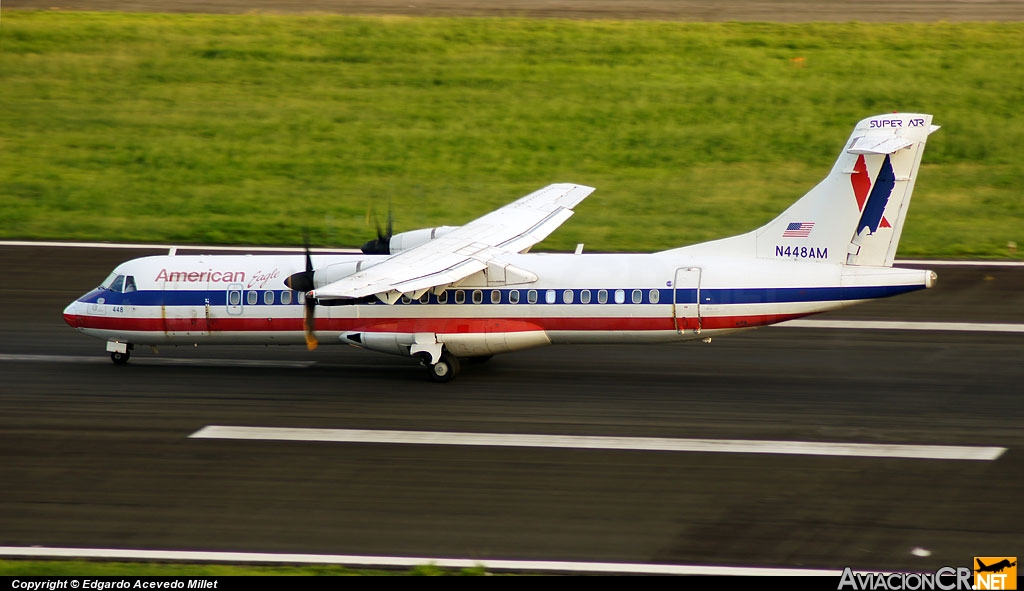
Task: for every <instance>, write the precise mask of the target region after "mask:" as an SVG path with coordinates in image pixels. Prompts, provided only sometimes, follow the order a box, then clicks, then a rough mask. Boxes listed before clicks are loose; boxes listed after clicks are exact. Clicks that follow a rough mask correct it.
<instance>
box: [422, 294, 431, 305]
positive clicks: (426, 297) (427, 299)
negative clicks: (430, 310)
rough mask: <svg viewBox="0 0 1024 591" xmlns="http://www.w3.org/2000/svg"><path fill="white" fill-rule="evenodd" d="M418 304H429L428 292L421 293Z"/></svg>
mask: <svg viewBox="0 0 1024 591" xmlns="http://www.w3.org/2000/svg"><path fill="white" fill-rule="evenodd" d="M420 303H421V304H429V303H430V292H429V291H425V292H423V295H421V296H420Z"/></svg>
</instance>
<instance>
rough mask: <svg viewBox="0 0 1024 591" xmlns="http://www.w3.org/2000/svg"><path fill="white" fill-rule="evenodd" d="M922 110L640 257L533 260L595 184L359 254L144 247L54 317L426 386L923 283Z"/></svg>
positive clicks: (928, 281)
mask: <svg viewBox="0 0 1024 591" xmlns="http://www.w3.org/2000/svg"><path fill="white" fill-rule="evenodd" d="M931 121H932V116H931V115H924V114H903V113H901V114H889V115H879V116H876V117H870V118H868V119H864V120H863V121H861V122H860V123H858V124H857V126H856V128H855V129H854V131H853V134H852V135H851V136H850V139H849V140H848V141H847V142H846V145H845V146H844V147H843V149H842V151H841V152H840V154H839V158H838V160H837V161H836V163H835V165H834V166H833V167H832V171H831V172H830V173H829V174H828V176H827V177H825V179H824V180H823V181H821V182H820V183H819V184H818V185H817V186H815V187H814V188H813V189H811V190H810V192H808V193H807V194H806V195H804V196H803V197H802V198H800V199H799V200H798V201H797V202H796V203H794V204H793V205H792V206H790V207H789V208H788V209H787V210H786V211H784V212H783V213H782V214H781V215H779V216H778V217H777V218H775V219H774V220H772V221H771V222H769V223H768V224H766V225H765V226H763V227H761V228H759V229H757V230H754V231H752V232H748V233H746V234H741V235H739V236H734V237H731V238H725V239H721V240H715V241H712V242H707V243H703V244H696V245H692V246H685V247H682V248H675V249H672V250H666V251H663V252H656V253H649V254H583V253H582V249H581V248H578V249H577V252H576V253H573V254H568V253H566V254H537V253H532V254H530V253H528V251H529V249H530V248H531V247H532V246H533V245H535V244H537V243H538V242H540V241H541V240H543V239H544V238H545V237H547V236H548V235H549V234H550V233H551V232H552V231H554V230H555V229H556V228H557V227H558V226H559V225H561V224H562V223H563V222H565V221H566V220H567V219H568V218H569V217H570V216H571V215H572V214H573V208H574V207H575V206H576V205H577V204H579V203H580V202H581V201H582V200H583V199H584V198H586V197H587V196H588V195H589V194H590V193H591V192H592V191H593V190H594V189H593V188H591V187H587V186H583V185H575V184H553V185H549V186H547V187H544V188H542V189H540V190H538V191H535V192H533V193H531V194H529V195H527V196H525V197H522V198H520V199H519V200H517V201H514V202H512V203H510V204H508V205H506V206H504V207H501V208H499V209H497V210H495V211H493V212H492V213H489V214H487V215H484V216H483V217H481V218H478V219H476V220H474V221H471V222H469V223H467V224H466V225H464V226H459V227H449V226H443V227H439V228H428V229H422V230H414V231H410V232H404V233H401V234H397V235H393V236H391V235H390V231H389V232H388V235H385V236H382V237H381V239H379V240H376V241H372V242H369V243H367V244H366V245H365V246H364V247H363V252H362V253H360V254H339V255H317V254H311V253H310V252H309V249H308V248H307V250H306V255H305V256H302V255H259V256H257V255H246V256H225V255H219V256H217V255H201V256H175V255H174V254H173V253H171V254H169V255H167V256H152V257H146V258H140V259H135V260H131V261H128V262H125V263H122V264H121V265H118V266H117V268H115V269H114V271H113V272H112V273H111V274H110V276H109V277H107V278H106V279H105V280H104V281H103V283H102V284H100V286H99V287H98V288H96V289H94V290H92V291H90V292H89V293H87V294H86V295H84V296H82V297H81V298H79V299H78V300H77V301H75V302H73V303H72V304H70V305H69V306H68V307H67V309H66V310H65V311H64V319H65V320H66V321H67V323H68V324H70V325H71V326H72V327H74V328H75V329H76V330H78V331H80V332H83V333H85V334H87V335H89V336H93V337H96V338H99V339H103V340H105V341H106V343H107V345H106V348H107V351H109V352H110V355H111V358H112V359H113V361H114V363H116V364H123V363H126V362H127V361H128V358H129V356H130V355H131V352H132V350H133V349H134V347H135V345H151V346H153V347H154V348H155V347H156V346H157V345H165V344H201V343H202V344H206V343H209V344H261V345H265V344H281V345H286V344H302V343H305V344H306V345H307V346H308V347H309V348H311V349H312V348H314V347H315V346H316V345H317V343H319V342H323V343H332V344H340V343H343V344H348V345H354V346H356V347H361V348H364V349H370V350H374V351H381V352H385V353H393V354H397V355H404V356H410V357H413V358H416V359H419V360H420V361H421V362H422V363H423V364H424V365H425V366H427V367H429V369H430V376H431V377H432V379H434V380H435V381H438V382H446V381H448V380H450V379H452V378H453V377H454V376H455V375H456V374H457V373H458V372H459V367H460V359H461V360H465V359H467V358H470V359H472V358H483V359H486V358H489V357H490V356H492V355H494V354H497V353H506V352H509V351H518V350H522V349H530V348H533V347H542V346H545V345H551V344H561V343H621V344H627V343H661V342H673V341H687V340H692V339H704V340H710V338H711V337H715V336H719V335H723V334H726V333H731V332H734V331H738V330H744V329H750V328H754V327H759V326H765V325H770V324H775V323H778V322H783V321H786V320H791V319H794V318H800V317H802V316H808V315H810V314H817V313H820V312H826V311H829V310H835V309H837V308H841V307H843V306H847V305H850V304H854V303H857V302H862V301H866V300H872V299H876V298H882V297H887V296H892V295H896V294H901V293H906V292H910V291H915V290H918V289H923V288H927V287H931V286H932V285H933V284H934V283H935V281H936V275H935V273H933V272H931V271H921V270H912V269H899V268H893V267H892V264H893V257H894V256H895V254H896V247H897V244H898V243H899V239H900V234H901V232H902V230H903V224H904V222H905V221H906V217H907V208H908V206H909V204H910V197H911V194H912V192H913V189H914V183H915V180H916V178H917V172H918V169H919V167H920V164H921V156H922V153H923V151H924V146H925V142H926V141H927V139H928V136H929V134H931V133H932V132H933V131H935V130H936V129H938V127H936V126H933V125H932V124H931Z"/></svg>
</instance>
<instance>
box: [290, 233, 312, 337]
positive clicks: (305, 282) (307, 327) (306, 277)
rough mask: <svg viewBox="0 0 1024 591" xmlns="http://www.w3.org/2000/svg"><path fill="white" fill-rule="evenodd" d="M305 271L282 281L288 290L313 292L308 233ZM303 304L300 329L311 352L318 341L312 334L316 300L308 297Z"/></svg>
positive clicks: (307, 237) (307, 236) (307, 235)
mask: <svg viewBox="0 0 1024 591" xmlns="http://www.w3.org/2000/svg"><path fill="white" fill-rule="evenodd" d="M305 242H306V270H305V271H299V272H298V273H293V274H291V275H289V276H288V278H287V279H285V280H284V284H285V285H287V286H288V288H289V289H293V290H295V291H298V292H302V293H303V294H308V293H309V292H310V291H313V287H314V285H313V257H312V256H311V255H310V250H309V233H308V232H306V236H305ZM305 297H306V302H305V313H304V314H303V318H302V328H303V330H304V331H305V333H306V348H307V349H309V350H310V351H312V350H313V349H316V347H317V345H319V344H320V341H318V340H317V338H316V334H315V333H314V332H313V328H314V323H315V321H316V298H311V297H309V296H308V295H306V296H305Z"/></svg>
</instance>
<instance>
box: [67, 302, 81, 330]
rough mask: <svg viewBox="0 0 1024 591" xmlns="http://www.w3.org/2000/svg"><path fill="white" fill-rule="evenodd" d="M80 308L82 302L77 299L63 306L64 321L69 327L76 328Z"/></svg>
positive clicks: (79, 316)
mask: <svg viewBox="0 0 1024 591" xmlns="http://www.w3.org/2000/svg"><path fill="white" fill-rule="evenodd" d="M81 308H82V302H78V301H74V302H71V303H70V304H68V307H67V308H64V322H67V323H68V326H70V327H71V328H78V326H79V319H80V318H81Z"/></svg>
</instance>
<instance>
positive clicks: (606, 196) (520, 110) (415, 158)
mask: <svg viewBox="0 0 1024 591" xmlns="http://www.w3.org/2000/svg"><path fill="white" fill-rule="evenodd" d="M0 101H2V109H0V238H5V239H14V238H19V239H21V238H29V239H56V240H70V239H76V240H77V239H89V240H110V241H146V242H180V243H185V242H198V243H235V244H300V243H301V242H302V235H303V228H305V227H308V228H309V232H310V235H311V238H312V241H313V243H314V244H317V245H331V246H352V245H357V244H360V243H362V242H363V241H365V240H367V239H369V238H371V237H372V234H373V233H374V230H373V221H372V217H373V214H370V212H371V210H372V212H373V213H374V214H375V215H377V217H379V218H381V219H383V218H384V217H385V216H386V210H387V209H388V207H389V204H390V206H391V207H392V208H393V209H394V215H395V223H396V230H397V231H402V230H408V229H414V228H419V227H428V226H434V225H441V224H458V223H462V222H465V221H468V220H470V219H473V218H475V217H477V216H479V215H481V214H483V213H486V212H487V211H489V210H491V209H493V208H494V207H497V206H499V205H501V204H503V203H505V202H508V201H511V200H512V199H514V198H516V197H518V196H520V195H523V194H526V193H528V192H530V191H532V190H533V189H536V188H538V187H541V186H544V185H546V184H549V183H552V182H578V183H583V184H589V185H592V186H595V187H597V188H598V190H597V192H595V193H594V195H593V196H592V197H590V198H589V199H588V200H587V201H586V202H584V203H583V204H582V205H581V206H580V207H578V208H577V215H576V216H575V217H574V218H573V219H572V220H570V221H569V222H568V223H566V225H565V226H563V227H562V228H561V229H560V230H559V231H558V232H556V233H555V234H553V235H552V236H551V237H550V238H549V239H548V240H547V241H546V242H545V243H544V245H543V247H544V248H545V249H555V250H566V249H571V248H572V247H573V246H575V244H576V243H578V242H585V243H586V244H587V248H588V250H657V249H664V248H670V247H673V246H679V245H683V244H690V243H694V242H700V241H704V240H709V239H713V238H717V237H721V236H725V235H730V234H735V233H740V232H744V231H747V230H750V229H753V228H755V227H757V226H759V225H761V224H762V223H764V222H765V221H767V220H768V219H770V218H772V217H774V215H775V214H777V213H778V212H780V211H781V210H782V209H784V208H785V207H786V206H787V205H789V204H790V203H791V202H792V201H794V200H795V199H796V198H797V197H799V196H800V195H802V194H803V193H804V192H805V191H807V190H808V189H809V188H810V187H812V186H813V185H814V184H815V183H817V181H818V180H820V179H821V178H822V177H823V176H824V175H825V174H826V173H827V172H828V170H829V168H830V167H831V165H832V162H833V161H834V160H835V157H836V155H837V154H838V152H839V150H840V149H841V147H842V145H843V143H844V142H845V140H846V138H847V137H848V136H849V133H850V131H851V129H852V127H853V125H854V124H855V123H856V122H857V121H859V120H860V119H862V118H864V117H867V116H870V115H875V114H878V113H884V112H889V111H921V112H929V113H933V114H934V115H935V123H936V124H939V125H942V126H943V129H942V130H941V131H939V132H938V133H936V134H934V135H933V136H932V138H931V140H930V141H929V145H928V148H927V150H926V152H925V155H924V165H923V167H922V172H921V175H920V179H919V181H918V183H917V190H916V192H915V195H916V197H915V199H914V202H913V204H912V205H911V208H910V214H909V219H908V222H907V225H906V228H905V231H904V235H903V241H902V242H901V245H900V251H899V255H900V256H903V257H908V256H925V257H938V256H947V257H986V258H1021V254H1020V253H1019V252H1014V251H1012V250H1011V249H1009V248H1008V243H1010V242H1016V243H1019V244H1022V246H1024V201H1022V199H1021V187H1024V163H1022V158H1021V156H1022V150H1024V117H1022V115H1021V112H1020V106H1021V105H1022V104H1024V23H972V24H920V25H883V24H858V23H848V24H812V25H782V24H749V23H748V24H743V23H720V24H714V23H689V24H688V23H678V22H674V23H668V22H650V21H567V20H564V21H563V20H529V19H472V18H462V19H424V18H420V19H415V18H404V17H386V18H385V17H378V18H370V17H365V18H355V17H341V16H316V17H309V16H303V17H299V16H270V15H244V16H224V15H166V14H161V15H147V14H116V13H64V12H31V11H10V10H8V11H5V12H3V13H2V16H0Z"/></svg>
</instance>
